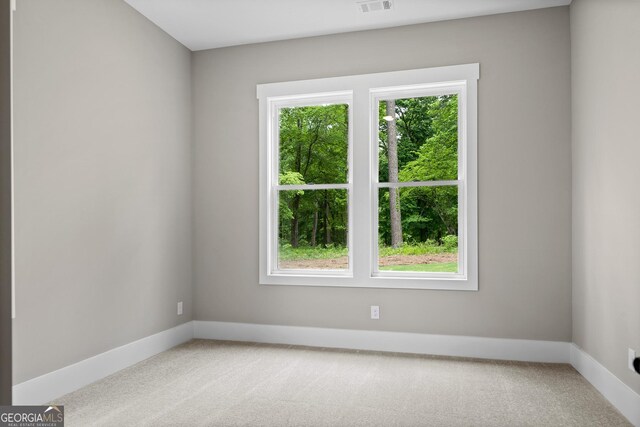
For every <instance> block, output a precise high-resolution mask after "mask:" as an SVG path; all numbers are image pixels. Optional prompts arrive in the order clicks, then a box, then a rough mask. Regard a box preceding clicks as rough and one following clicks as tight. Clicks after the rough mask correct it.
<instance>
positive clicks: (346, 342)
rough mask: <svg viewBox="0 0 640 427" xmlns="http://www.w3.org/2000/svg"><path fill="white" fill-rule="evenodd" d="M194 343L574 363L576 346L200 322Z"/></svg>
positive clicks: (196, 325) (497, 339) (195, 329)
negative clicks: (209, 341) (201, 340)
mask: <svg viewBox="0 0 640 427" xmlns="http://www.w3.org/2000/svg"><path fill="white" fill-rule="evenodd" d="M193 323H194V328H193V330H194V338H204V339H218V340H231V341H252V342H261V343H271V344H292V345H307V346H313V347H331V348H346V349H355V350H375V351H391V352H400V353H417V354H432V355H438V356H460V357H476V358H482V359H501V360H519V361H527V362H548V363H569V357H570V343H568V342H557V341H533V340H519V339H501V338H482V337H465V336H453V335H428V334H417V333H407V332H385V331H366V330H352V329H326V328H312V327H301V326H278V325H258V324H249V323H229V322H206V321H199V320H196V321H194V322H193Z"/></svg>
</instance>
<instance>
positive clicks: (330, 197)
mask: <svg viewBox="0 0 640 427" xmlns="http://www.w3.org/2000/svg"><path fill="white" fill-rule="evenodd" d="M457 109H458V99H457V96H456V95H446V96H429V97H420V98H408V99H397V100H396V103H395V118H394V120H395V125H396V132H397V141H398V144H397V152H398V170H399V174H398V178H399V181H401V182H404V181H429V180H455V179H457V175H458V170H457V167H458V153H457V151H458V111H457ZM379 113H380V121H379V128H378V132H379V135H378V142H379V179H380V181H381V182H385V181H387V180H388V160H389V159H388V153H387V135H386V132H387V127H388V125H387V121H386V120H384V119H383V118H384V116H385V115H387V114H386V109H385V102H384V101H383V102H381V103H380V109H379ZM348 116H349V114H348V106H347V105H320V106H305V107H291V108H283V109H281V110H280V116H279V124H280V129H279V132H280V145H279V160H280V171H279V181H280V184H283V185H287V184H289V185H291V184H328V183H346V182H347V177H348V170H347V165H348V133H349V129H348ZM399 193H400V208H401V212H402V234H403V236H402V237H403V240H404V242H406V243H409V244H422V243H425V242H437V243H440V244H442V245H446V246H447V247H449V246H451V245H453V244H454V242H457V237H455V236H456V235H457V232H458V224H457V218H458V213H457V211H458V206H457V187H455V186H451V187H409V188H403V189H401V190H400V192H399ZM347 211H348V209H347V191H346V190H305V191H301V190H291V191H280V192H279V237H280V244H281V245H290V246H291V247H293V248H297V247H300V246H323V247H328V246H331V247H334V246H338V247H339V246H344V245H346V243H347V233H348V230H347V228H348V216H347ZM379 224H380V229H379V232H380V238H381V243H383V244H386V245H390V243H391V236H390V231H391V229H390V209H389V191H388V190H387V189H383V190H380V194H379ZM447 236H450V237H447Z"/></svg>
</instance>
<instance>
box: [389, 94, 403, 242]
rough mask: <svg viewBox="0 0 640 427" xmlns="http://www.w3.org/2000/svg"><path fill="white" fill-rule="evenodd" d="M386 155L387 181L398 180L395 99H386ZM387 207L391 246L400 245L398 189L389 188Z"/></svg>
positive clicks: (400, 220)
mask: <svg viewBox="0 0 640 427" xmlns="http://www.w3.org/2000/svg"><path fill="white" fill-rule="evenodd" d="M387 116H391V117H393V120H391V121H388V122H387V156H388V161H389V182H398V134H397V131H396V120H395V117H396V101H395V100H389V101H387ZM389 209H390V211H391V215H390V217H391V246H392V247H394V248H397V247H399V246H402V215H401V213H400V189H399V188H389Z"/></svg>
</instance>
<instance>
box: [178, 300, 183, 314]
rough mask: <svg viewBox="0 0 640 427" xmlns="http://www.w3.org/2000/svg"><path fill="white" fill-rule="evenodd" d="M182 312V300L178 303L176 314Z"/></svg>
mask: <svg viewBox="0 0 640 427" xmlns="http://www.w3.org/2000/svg"><path fill="white" fill-rule="evenodd" d="M181 314H182V301H180V302H179V303H178V316H180V315H181Z"/></svg>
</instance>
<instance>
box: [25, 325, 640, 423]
mask: <svg viewBox="0 0 640 427" xmlns="http://www.w3.org/2000/svg"><path fill="white" fill-rule="evenodd" d="M192 338H200V339H216V340H230V341H249V342H260V343H269V344H290V345H306V346H312V347H329V348H345V349H354V350H374V351H390V352H400V353H416V354H432V355H439V356H459V357H475V358H482V359H498V360H518V361H527V362H547V363H571V364H572V365H573V367H574V368H575V369H576V370H577V371H578V372H580V374H581V375H582V376H584V377H585V378H586V379H587V380H588V381H589V382H590V383H591V384H593V386H594V387H595V388H596V389H597V390H598V391H599V392H600V393H602V394H603V395H604V397H605V398H607V399H608V400H609V401H610V402H611V403H612V404H613V405H614V406H615V407H616V408H617V409H618V410H619V411H620V412H621V413H622V414H623V415H624V416H625V417H627V418H628V419H629V421H631V423H632V424H634V425H635V426H638V427H640V395H639V394H638V393H636V392H635V391H633V390H632V389H631V388H630V387H628V386H627V385H626V384H624V383H623V382H622V381H621V380H620V379H618V378H617V377H616V376H615V375H613V374H612V373H611V372H609V371H608V370H607V369H606V368H605V367H604V366H602V365H601V364H600V363H598V362H597V361H596V360H595V359H593V358H592V357H591V356H590V355H588V354H587V353H585V352H584V351H583V350H581V349H580V348H579V347H578V346H576V345H575V344H572V343H568V342H558V341H535V340H520V339H502V338H483V337H468V336H455V335H431V334H418V333H408V332H385V331H366V330H353V329H328V328H314V327H303V326H279V325H260V324H250V323H231V322H213V321H210V322H208V321H199V320H195V321H192V322H187V323H183V324H182V325H179V326H176V327H175V328H171V329H168V330H166V331H163V332H160V333H157V334H155V335H151V336H149V337H146V338H142V339H140V340H138V341H134V342H132V343H129V344H126V345H123V346H121V347H117V348H114V349H112V350H109V351H106V352H104V353H101V354H98V355H96V356H93V357H90V358H88V359H85V360H82V361H80V362H78V363H74V364H73V365H69V366H66V367H64V368H61V369H58V370H57V371H53V372H50V373H48V374H45V375H42V376H39V377H37V378H33V379H31V380H28V381H25V382H23V383H21V384H17V385H15V386H13V404H14V405H38V404H43V403H45V402H50V401H52V400H54V399H56V398H57V397H60V396H62V395H64V394H67V393H70V392H72V391H75V390H77V389H79V388H81V387H84V386H85V385H87V384H90V383H92V382H94V381H97V380H99V379H102V378H104V377H106V376H108V375H111V374H113V373H115V372H118V371H120V370H122V369H124V368H127V367H129V366H132V365H134V364H136V363H138V362H140V361H142V360H144V359H147V358H149V357H151V356H154V355H156V354H158V353H161V352H163V351H166V350H168V349H170V348H172V347H175V346H176V345H179V344H182V343H184V342H186V341H189V340H190V339H192Z"/></svg>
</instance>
